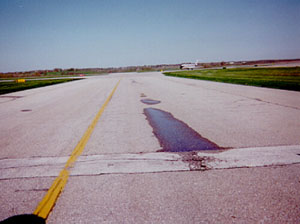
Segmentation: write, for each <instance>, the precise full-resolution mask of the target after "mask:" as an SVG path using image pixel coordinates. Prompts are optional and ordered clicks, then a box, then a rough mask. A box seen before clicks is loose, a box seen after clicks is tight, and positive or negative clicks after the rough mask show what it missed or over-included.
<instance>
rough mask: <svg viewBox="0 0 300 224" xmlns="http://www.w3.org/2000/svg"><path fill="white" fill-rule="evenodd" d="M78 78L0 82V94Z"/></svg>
mask: <svg viewBox="0 0 300 224" xmlns="http://www.w3.org/2000/svg"><path fill="white" fill-rule="evenodd" d="M74 80H79V79H53V80H32V81H27V80H26V82H24V83H16V82H0V94H5V93H11V92H16V91H21V90H25V89H32V88H37V87H42V86H48V85H54V84H59V83H64V82H70V81H74Z"/></svg>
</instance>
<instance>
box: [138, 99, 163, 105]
mask: <svg viewBox="0 0 300 224" xmlns="http://www.w3.org/2000/svg"><path fill="white" fill-rule="evenodd" d="M141 102H142V103H144V104H148V105H154V104H159V103H160V101H159V100H152V99H142V100H141Z"/></svg>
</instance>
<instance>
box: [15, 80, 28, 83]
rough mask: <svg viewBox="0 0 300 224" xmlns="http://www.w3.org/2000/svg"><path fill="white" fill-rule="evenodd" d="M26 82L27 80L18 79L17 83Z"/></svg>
mask: <svg viewBox="0 0 300 224" xmlns="http://www.w3.org/2000/svg"><path fill="white" fill-rule="evenodd" d="M24 82H26V80H25V79H17V80H16V83H24Z"/></svg>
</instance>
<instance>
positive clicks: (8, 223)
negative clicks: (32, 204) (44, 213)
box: [0, 214, 46, 224]
mask: <svg viewBox="0 0 300 224" xmlns="http://www.w3.org/2000/svg"><path fill="white" fill-rule="evenodd" d="M25 223H26V224H27V223H28V224H46V220H45V219H43V218H41V217H39V216H37V215H33V214H24V215H16V216H12V217H9V218H8V219H5V220H3V221H1V222H0V224H25Z"/></svg>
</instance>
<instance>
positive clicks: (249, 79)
mask: <svg viewBox="0 0 300 224" xmlns="http://www.w3.org/2000/svg"><path fill="white" fill-rule="evenodd" d="M164 74H165V75H166V76H175V77H182V78H191V79H201V80H208V81H215V82H225V83H233V84H241V85H250V86H259V87H267V88H276V89H285V90H294V91H300V67H291V68H230V69H203V70H194V71H178V72H165V73H164Z"/></svg>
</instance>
